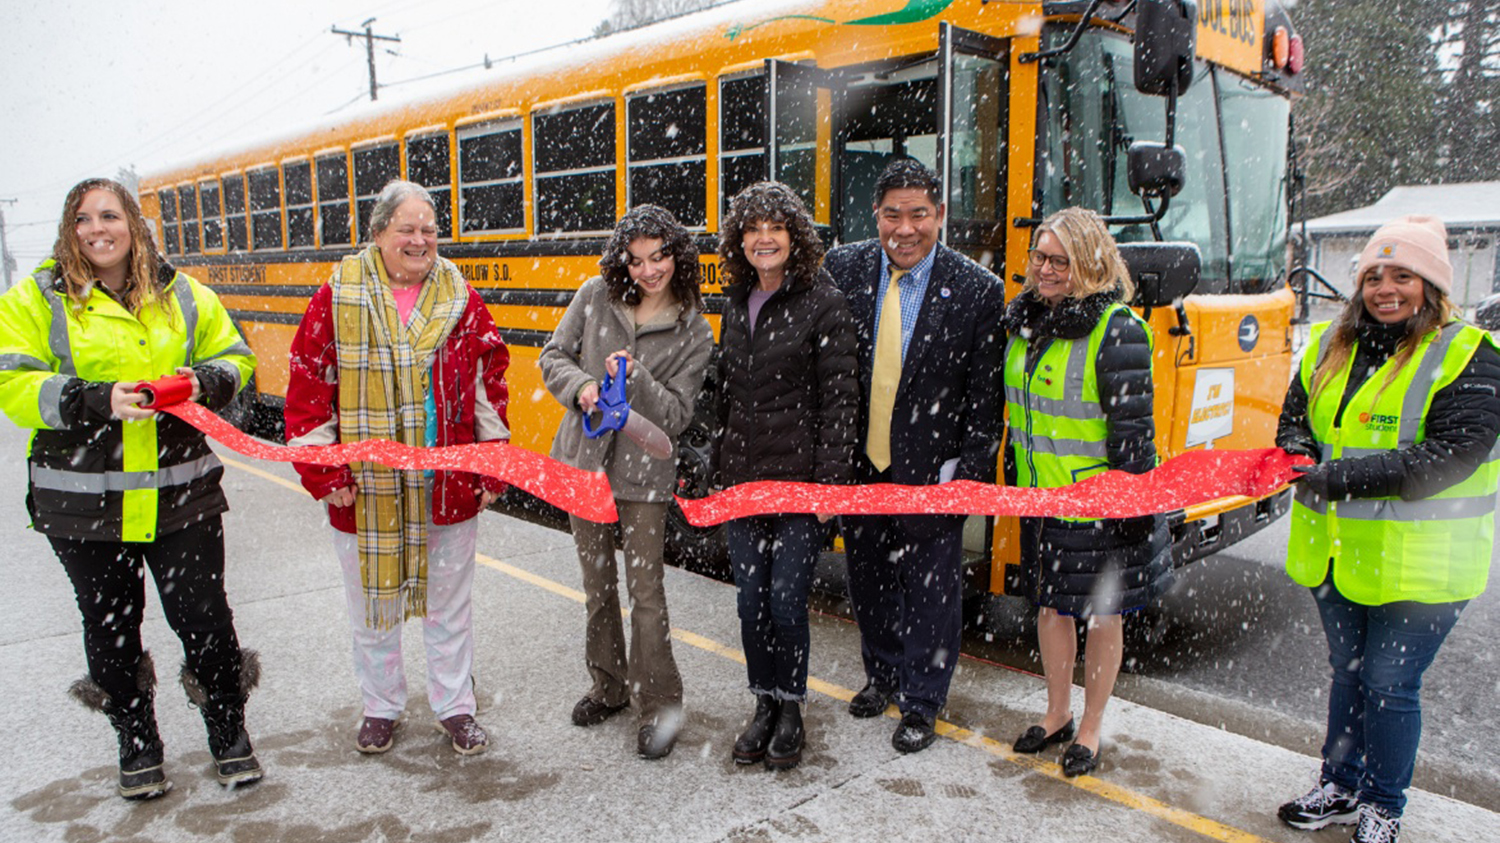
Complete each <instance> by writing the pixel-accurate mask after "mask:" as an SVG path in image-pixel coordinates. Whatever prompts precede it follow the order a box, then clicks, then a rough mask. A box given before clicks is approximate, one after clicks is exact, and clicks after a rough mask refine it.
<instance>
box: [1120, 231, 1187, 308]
mask: <svg viewBox="0 0 1500 843" xmlns="http://www.w3.org/2000/svg"><path fill="white" fill-rule="evenodd" d="M1120 256H1121V257H1123V258H1124V259H1125V268H1126V269H1128V270H1130V278H1131V280H1133V281H1135V301H1133V302H1131V304H1134V305H1135V306H1137V307H1167V306H1168V305H1171V304H1172V303H1173V302H1175V301H1177V300H1178V299H1180V298H1182V297H1183V296H1186V295H1188V294H1189V293H1191V292H1193V290H1195V289H1197V288H1198V278H1199V276H1201V275H1202V273H1203V256H1202V255H1200V254H1199V252H1198V246H1197V244H1194V243H1121V244H1120Z"/></svg>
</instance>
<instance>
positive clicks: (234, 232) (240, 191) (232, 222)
mask: <svg viewBox="0 0 1500 843" xmlns="http://www.w3.org/2000/svg"><path fill="white" fill-rule="evenodd" d="M224 218H225V220H226V222H227V226H226V227H227V229H228V232H229V243H228V247H229V250H230V251H232V252H243V251H245V249H247V248H249V244H250V239H249V232H250V230H249V228H247V227H246V226H245V177H244V176H242V175H240V174H239V173H235V174H233V175H228V176H225V177H224Z"/></svg>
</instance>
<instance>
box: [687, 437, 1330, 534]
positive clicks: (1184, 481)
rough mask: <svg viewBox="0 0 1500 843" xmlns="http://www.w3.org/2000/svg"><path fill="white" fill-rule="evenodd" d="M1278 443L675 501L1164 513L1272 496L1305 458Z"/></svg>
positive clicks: (737, 490) (721, 514)
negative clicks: (1054, 479)
mask: <svg viewBox="0 0 1500 843" xmlns="http://www.w3.org/2000/svg"><path fill="white" fill-rule="evenodd" d="M1311 462H1312V460H1309V459H1308V458H1306V457H1300V456H1298V457H1294V456H1292V455H1290V454H1288V453H1287V452H1285V451H1283V450H1281V449H1280V448H1262V449H1260V450H1256V451H1188V452H1186V453H1183V454H1179V455H1177V456H1175V457H1173V458H1172V459H1170V460H1167V461H1166V462H1165V463H1162V464H1161V465H1160V466H1157V467H1156V468H1155V469H1154V470H1152V471H1148V472H1146V473H1145V474H1129V473H1127V472H1124V471H1106V472H1104V473H1103V474H1096V475H1094V476H1093V477H1089V478H1088V479H1086V480H1081V481H1079V482H1077V483H1074V484H1073V485H1071V486H1062V487H1059V488H1056V489H1024V488H1018V487H1014V486H996V485H994V484H991V483H978V482H975V481H973V480H955V481H953V482H951V483H943V484H941V485H938V486H901V485H897V484H895V483H872V484H869V485H866V486H822V485H819V484H817V483H791V482H785V481H771V480H763V481H757V482H754V483H743V484H741V485H738V486H734V487H731V488H729V489H725V490H724V491H722V492H718V493H715V494H712V495H709V496H708V497H706V498H700V499H698V500H683V499H681V498H678V499H677V502H678V504H679V505H681V506H682V514H683V515H684V516H686V517H687V520H688V523H690V524H692V525H694V526H697V527H708V526H711V525H714V524H722V523H724V522H725V521H728V520H730V519H733V518H745V517H748V516H752V515H774V514H778V513H787V512H808V513H818V514H823V515H909V514H918V515H1022V516H1043V515H1050V516H1053V517H1057V516H1070V517H1075V518H1130V517H1134V516H1138V515H1150V514H1153V513H1157V512H1171V511H1172V510H1176V509H1182V508H1184V507H1187V506H1191V505H1193V504H1199V503H1204V502H1206V501H1211V500H1215V499H1218V498H1225V497H1230V496H1233V495H1243V496H1245V497H1248V498H1261V497H1265V496H1267V495H1270V494H1273V493H1274V492H1276V491H1277V490H1279V489H1281V488H1282V487H1283V486H1285V485H1286V484H1287V483H1290V482H1291V481H1292V479H1293V478H1295V477H1296V476H1297V473H1296V472H1294V471H1292V466H1294V465H1306V464H1309V463H1311Z"/></svg>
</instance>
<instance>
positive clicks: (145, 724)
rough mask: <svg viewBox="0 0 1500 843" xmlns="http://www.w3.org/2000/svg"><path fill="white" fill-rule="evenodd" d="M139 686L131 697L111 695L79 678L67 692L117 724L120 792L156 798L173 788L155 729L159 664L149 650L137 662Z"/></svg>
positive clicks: (139, 797)
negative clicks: (135, 693) (157, 670)
mask: <svg viewBox="0 0 1500 843" xmlns="http://www.w3.org/2000/svg"><path fill="white" fill-rule="evenodd" d="M135 681H136V688H137V689H138V690H139V693H138V694H137V695H136V696H134V697H132V698H129V699H123V700H115V699H111V698H110V696H109V694H107V693H105V692H104V689H103V688H101V687H99V685H98V684H97V683H95V682H94V680H92V679H89V678H84V679H79V680H78V681H76V682H74V683H73V685H72V687H70V688H68V694H69V695H71V696H72V697H73V699H75V700H77V701H78V702H80V703H82V704H83V706H84V708H88V709H91V710H93V711H97V712H100V713H102V714H103V715H104V716H105V717H108V718H109V724H110V725H111V726H113V727H114V728H115V737H116V738H118V739H119V743H120V782H119V785H118V789H119V792H120V795H121V796H123V797H125V798H126V799H155V798H156V797H158V796H161V795H162V794H163V793H166V792H167V791H169V790H171V789H172V783H171V782H170V781H168V780H167V774H166V770H165V769H164V766H163V765H164V761H165V750H164V748H163V747H162V743H161V735H160V734H159V733H158V732H157V730H156V704H155V697H156V665H155V664H154V663H153V662H152V661H151V654H150V653H149V652H146V653H142V654H141V660H140V661H139V662H137V663H136V674H135Z"/></svg>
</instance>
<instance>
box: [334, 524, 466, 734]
mask: <svg viewBox="0 0 1500 843" xmlns="http://www.w3.org/2000/svg"><path fill="white" fill-rule="evenodd" d="M478 534H479V519H478V518H470V519H469V520H467V521H464V522H463V523H461V524H450V525H446V526H437V525H435V524H433V523H432V522H431V521H428V522H427V616H426V617H425V618H422V641H423V643H424V644H425V645H426V650H427V698H428V700H429V701H430V702H431V704H432V710H433V712H434V713H435V714H437V716H438V719H439V720H443V719H446V718H448V717H452V716H454V715H456V714H470V715H472V714H473V713H474V682H473V678H472V676H471V673H472V671H473V668H474V615H473V602H472V600H471V591H472V589H473V585H474V545H475V540H476V538H477V537H478ZM333 550H334V553H335V554H337V556H338V558H339V565H340V566H341V567H342V568H343V570H344V596H345V597H346V598H347V599H348V603H349V631H350V632H351V633H353V636H354V675H355V677H357V678H358V679H359V689H360V693H361V694H362V695H363V696H364V707H365V714H364V716H366V717H380V718H384V719H386V720H395V719H397V717H399V716H400V714H401V712H402V711H403V710H404V709H405V708H406V669H405V667H404V666H403V665H402V662H401V625H400V624H398V625H397V626H396V627H395V628H393V629H385V630H380V629H371V628H370V627H368V626H366V625H365V589H364V583H363V581H362V580H361V579H360V575H359V539H358V537H357V536H355V535H354V534H353V533H343V532H340V531H338V530H334V531H333Z"/></svg>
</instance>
